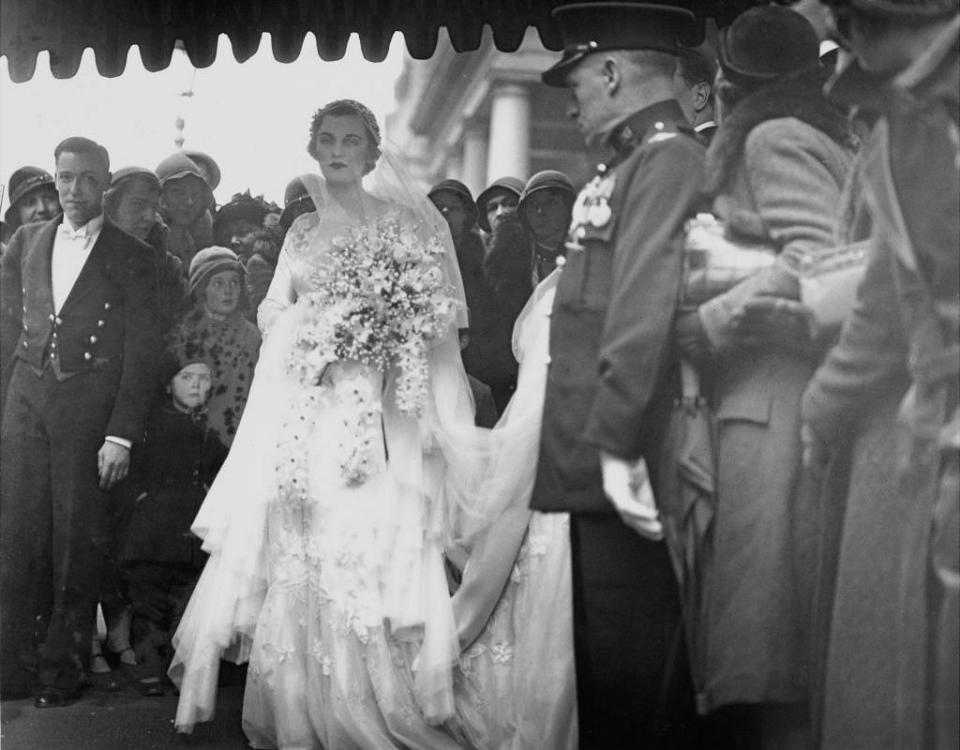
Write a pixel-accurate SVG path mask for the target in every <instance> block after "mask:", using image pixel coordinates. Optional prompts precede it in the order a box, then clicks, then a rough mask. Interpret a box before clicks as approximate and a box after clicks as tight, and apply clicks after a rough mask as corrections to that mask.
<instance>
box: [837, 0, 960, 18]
mask: <svg viewBox="0 0 960 750" xmlns="http://www.w3.org/2000/svg"><path fill="white" fill-rule="evenodd" d="M824 4H825V5H829V6H831V7H833V8H849V9H851V10H854V11H856V12H858V13H860V14H862V15H864V16H872V17H874V18H886V19H890V20H898V19H899V20H907V19H915V20H922V19H927V18H930V19H933V18H942V17H945V16H952V15H954V14H955V13H957V12H958V11H960V0H824Z"/></svg>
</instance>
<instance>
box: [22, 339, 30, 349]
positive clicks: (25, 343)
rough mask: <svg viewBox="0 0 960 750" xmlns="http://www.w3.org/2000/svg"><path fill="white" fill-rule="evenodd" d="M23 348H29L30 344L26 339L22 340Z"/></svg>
mask: <svg viewBox="0 0 960 750" xmlns="http://www.w3.org/2000/svg"><path fill="white" fill-rule="evenodd" d="M23 348H24V349H29V348H30V344H28V343H27V342H26V341H24V342H23Z"/></svg>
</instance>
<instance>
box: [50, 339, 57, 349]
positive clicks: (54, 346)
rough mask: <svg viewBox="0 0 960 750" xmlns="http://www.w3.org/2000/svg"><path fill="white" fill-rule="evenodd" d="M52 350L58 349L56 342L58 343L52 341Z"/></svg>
mask: <svg viewBox="0 0 960 750" xmlns="http://www.w3.org/2000/svg"><path fill="white" fill-rule="evenodd" d="M50 348H51V349H56V348H57V342H56V341H51V342H50Z"/></svg>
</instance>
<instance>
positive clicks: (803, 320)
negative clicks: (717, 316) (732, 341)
mask: <svg viewBox="0 0 960 750" xmlns="http://www.w3.org/2000/svg"><path fill="white" fill-rule="evenodd" d="M733 325H734V331H735V335H736V337H737V339H738V340H739V344H740V345H741V346H743V347H745V348H757V347H778V348H781V349H786V350H787V351H790V352H793V353H796V354H801V355H805V356H809V355H814V354H817V353H819V338H820V336H819V334H820V331H819V326H818V325H817V323H816V320H815V319H814V317H813V312H812V311H811V310H810V308H809V307H807V306H806V305H804V304H803V303H801V302H797V301H795V300H790V299H784V298H783V297H767V296H761V297H753V298H751V299H748V300H747V301H746V302H744V303H743V305H742V306H741V308H740V309H739V310H738V311H737V312H736V313H735V314H734V316H733Z"/></svg>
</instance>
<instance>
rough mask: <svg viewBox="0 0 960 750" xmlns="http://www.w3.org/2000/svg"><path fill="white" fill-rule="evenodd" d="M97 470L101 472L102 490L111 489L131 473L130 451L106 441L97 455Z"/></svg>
mask: <svg viewBox="0 0 960 750" xmlns="http://www.w3.org/2000/svg"><path fill="white" fill-rule="evenodd" d="M97 470H98V471H99V472H100V489H101V490H109V489H111V488H112V487H113V486H114V485H116V484H117V482H120V481H122V480H123V479H124V478H126V476H127V474H128V473H130V449H129V448H125V447H124V446H122V445H120V444H119V443H114V442H111V441H110V440H104V441H103V445H102V446H100V451H99V452H98V453H97Z"/></svg>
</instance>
